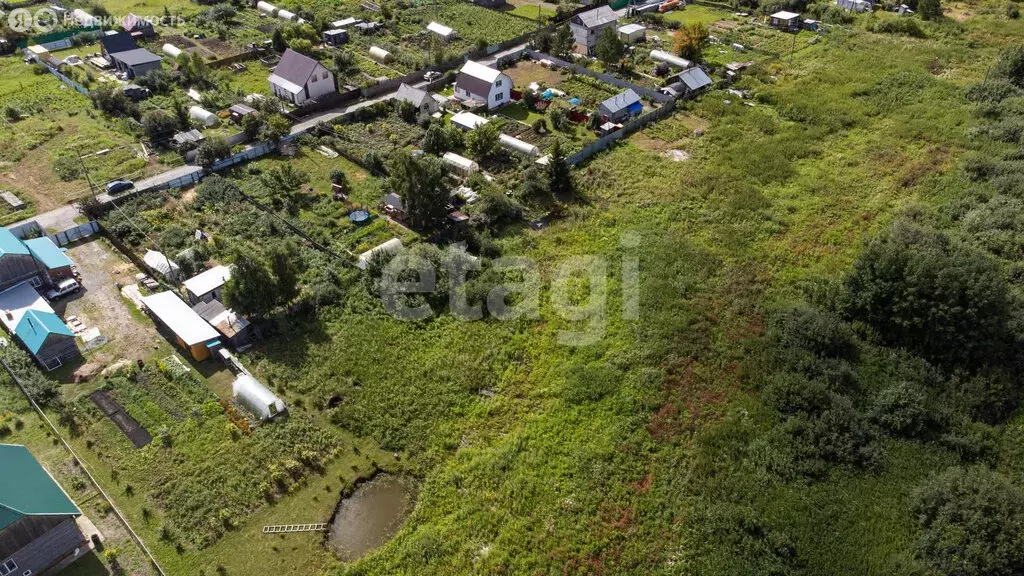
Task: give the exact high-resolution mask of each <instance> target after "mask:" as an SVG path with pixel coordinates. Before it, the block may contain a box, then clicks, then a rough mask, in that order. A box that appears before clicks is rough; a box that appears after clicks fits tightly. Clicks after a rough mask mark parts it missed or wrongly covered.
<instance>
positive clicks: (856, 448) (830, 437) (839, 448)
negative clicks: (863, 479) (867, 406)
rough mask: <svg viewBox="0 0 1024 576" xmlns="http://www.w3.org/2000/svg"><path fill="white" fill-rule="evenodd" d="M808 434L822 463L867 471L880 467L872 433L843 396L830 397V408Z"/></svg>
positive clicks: (880, 460) (879, 454) (878, 448)
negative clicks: (855, 467)
mask: <svg viewBox="0 0 1024 576" xmlns="http://www.w3.org/2000/svg"><path fill="white" fill-rule="evenodd" d="M811 435H812V438H813V441H814V446H815V448H816V449H817V451H818V455H819V457H821V458H822V459H823V460H827V461H829V462H835V463H837V464H848V465H851V466H857V467H860V468H868V469H875V468H878V467H880V466H881V464H882V460H883V451H882V448H881V446H880V445H879V444H878V441H877V437H876V434H875V431H874V430H873V429H872V427H871V425H870V423H869V422H868V421H867V418H865V417H864V416H863V415H862V414H860V413H859V412H857V410H856V409H855V408H854V407H853V403H852V402H851V401H850V400H849V399H848V398H846V397H845V396H833V397H832V405H831V407H830V408H829V409H828V410H825V411H824V412H822V414H821V416H819V417H818V419H817V420H816V421H815V422H814V424H813V426H812V428H811Z"/></svg>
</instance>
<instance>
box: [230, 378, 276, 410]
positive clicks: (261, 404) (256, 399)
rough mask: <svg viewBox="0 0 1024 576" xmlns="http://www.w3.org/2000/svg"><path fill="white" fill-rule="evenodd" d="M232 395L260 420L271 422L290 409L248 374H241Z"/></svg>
mask: <svg viewBox="0 0 1024 576" xmlns="http://www.w3.org/2000/svg"><path fill="white" fill-rule="evenodd" d="M231 393H232V395H233V396H234V397H235V399H236V400H238V403H239V404H241V405H242V406H245V408H246V409H247V410H249V411H250V412H252V413H253V415H254V416H256V417H257V418H259V419H260V420H269V419H271V418H273V417H275V416H277V415H279V414H282V413H284V412H285V410H287V409H288V408H287V407H286V406H285V404H284V402H283V401H282V400H281V399H280V398H278V397H277V396H276V395H275V394H274V393H273V392H271V391H270V390H269V389H268V388H267V387H266V386H264V385H263V384H260V383H259V382H257V381H256V379H255V378H253V377H252V376H250V375H248V374H244V373H243V374H239V375H238V378H235V382H234V384H232V385H231Z"/></svg>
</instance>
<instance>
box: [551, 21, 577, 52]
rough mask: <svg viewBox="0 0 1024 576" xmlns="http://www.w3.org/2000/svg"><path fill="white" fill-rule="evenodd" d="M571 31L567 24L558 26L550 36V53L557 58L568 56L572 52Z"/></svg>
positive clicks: (572, 40)
mask: <svg viewBox="0 0 1024 576" xmlns="http://www.w3.org/2000/svg"><path fill="white" fill-rule="evenodd" d="M574 42H575V40H574V39H573V37H572V31H571V30H569V27H568V26H559V27H558V29H556V30H555V34H554V36H552V37H551V54H552V55H554V56H558V57H559V58H569V57H570V54H572V49H573V43H574Z"/></svg>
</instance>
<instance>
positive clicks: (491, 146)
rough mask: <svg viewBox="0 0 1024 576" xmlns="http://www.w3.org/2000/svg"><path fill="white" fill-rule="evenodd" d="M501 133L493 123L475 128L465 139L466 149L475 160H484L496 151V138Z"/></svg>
mask: <svg viewBox="0 0 1024 576" xmlns="http://www.w3.org/2000/svg"><path fill="white" fill-rule="evenodd" d="M500 134H501V133H500V132H499V131H498V126H497V125H496V124H495V123H494V122H488V123H487V124H484V125H483V126H479V127H477V128H476V129H475V130H473V131H472V132H470V133H469V136H468V137H467V138H466V147H467V148H469V153H470V154H471V155H472V156H473V158H474V159H476V160H480V161H483V160H486V159H487V158H488V157H489V156H490V155H491V154H494V153H495V152H496V151H497V150H498V142H499V141H498V138H499V135H500Z"/></svg>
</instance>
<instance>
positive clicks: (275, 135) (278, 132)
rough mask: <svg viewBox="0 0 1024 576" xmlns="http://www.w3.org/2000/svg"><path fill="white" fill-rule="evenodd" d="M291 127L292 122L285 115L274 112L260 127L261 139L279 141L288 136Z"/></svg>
mask: <svg viewBox="0 0 1024 576" xmlns="http://www.w3.org/2000/svg"><path fill="white" fill-rule="evenodd" d="M291 129H292V126H291V124H290V123H289V122H288V120H287V119H285V117H284V116H282V115H280V114H272V115H271V116H270V117H268V118H267V119H266V120H265V121H264V122H263V126H262V127H261V128H260V140H262V141H264V142H278V141H280V140H281V139H282V138H284V137H285V136H287V135H288V133H289V132H290V131H291Z"/></svg>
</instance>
